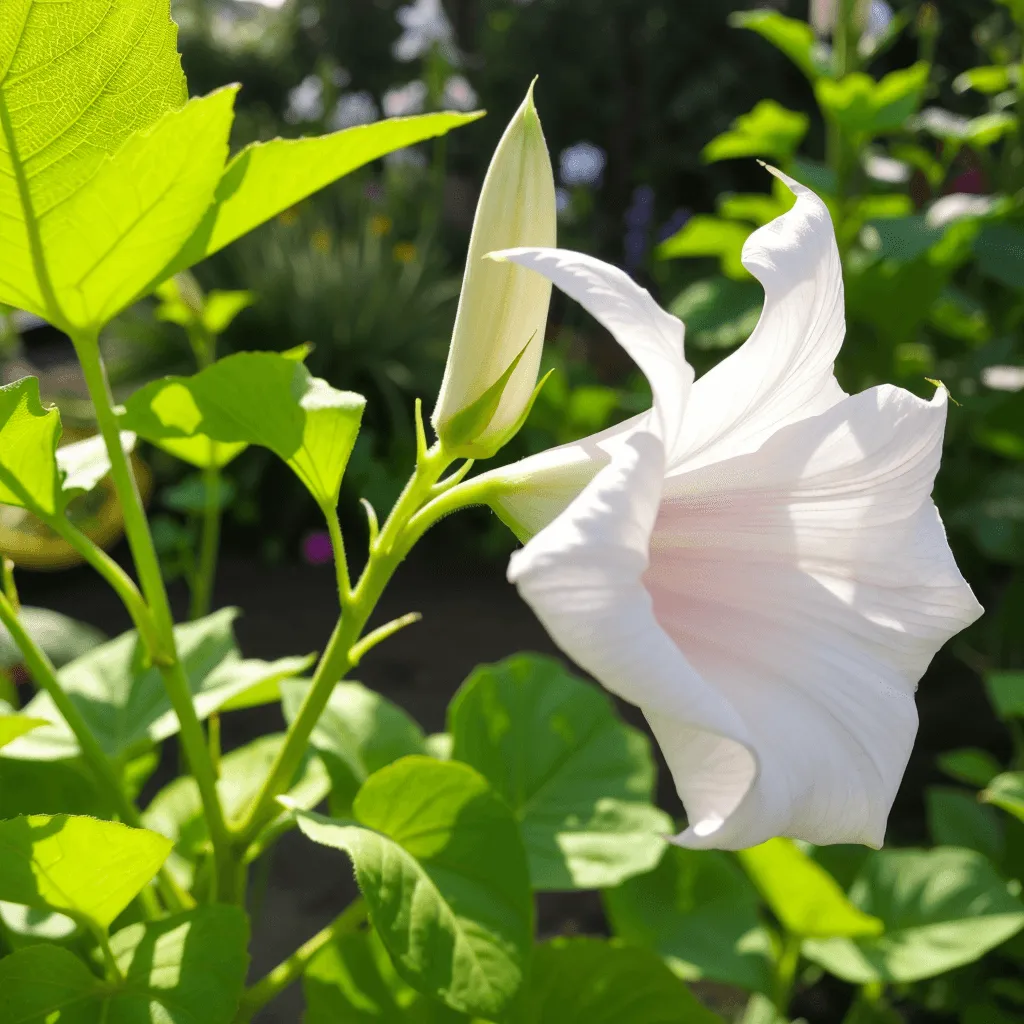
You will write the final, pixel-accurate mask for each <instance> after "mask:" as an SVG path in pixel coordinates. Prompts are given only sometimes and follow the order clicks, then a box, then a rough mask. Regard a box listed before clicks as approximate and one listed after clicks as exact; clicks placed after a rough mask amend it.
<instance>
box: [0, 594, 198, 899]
mask: <svg viewBox="0 0 1024 1024" xmlns="http://www.w3.org/2000/svg"><path fill="white" fill-rule="evenodd" d="M0 622H3V624H4V626H5V627H6V629H7V632H8V633H10V634H11V638H12V639H13V640H14V642H15V643H16V644H17V645H18V649H19V650H20V651H21V653H22V656H23V657H24V659H25V665H26V666H27V668H28V670H29V673H30V674H31V676H32V678H33V679H34V680H35V682H36V685H37V686H38V687H39V689H41V690H42V691H43V692H44V693H45V694H47V696H48V697H49V698H50V700H52V701H53V704H54V707H56V709H57V710H58V711H59V712H60V715H61V717H62V718H63V719H64V721H65V722H66V723H67V725H68V728H69V729H70V730H71V732H72V733H73V734H74V737H75V739H76V740H77V741H78V746H79V748H80V749H81V751H82V758H83V759H84V760H85V763H86V764H87V765H88V766H89V768H90V770H91V771H92V773H93V775H94V776H95V778H96V781H97V783H98V785H99V786H100V788H101V789H104V790H106V792H107V794H108V795H109V797H110V798H111V801H112V802H113V804H114V807H115V808H116V810H117V813H118V814H119V815H120V817H121V820H122V821H123V822H124V823H125V824H126V825H130V826H131V827H132V828H142V827H143V825H142V819H141V817H140V815H139V811H138V809H137V808H136V806H135V804H133V803H132V801H131V800H129V799H128V794H127V793H125V791H124V782H123V780H122V778H121V775H120V773H119V772H118V770H117V768H116V767H115V766H114V763H113V761H112V760H111V759H110V758H109V757H108V756H107V753H106V751H105V750H104V749H103V747H101V746H100V743H99V740H97V739H96V737H95V736H94V735H93V733H92V730H91V729H90V728H89V723H88V722H87V721H86V720H85V718H84V717H83V716H82V713H81V712H80V711H79V710H78V706H77V705H76V704H75V702H74V701H73V700H72V699H71V698H70V697H69V696H68V695H67V694H66V693H65V692H64V688H63V687H62V686H61V685H60V681H59V680H58V679H57V670H56V669H55V668H54V666H53V662H51V661H50V659H49V657H48V656H47V654H46V652H45V651H44V650H43V649H42V648H41V647H40V646H39V645H38V644H37V643H36V642H35V640H33V639H32V637H31V636H30V635H29V633H28V631H27V630H26V629H25V627H24V626H22V624H21V620H20V619H19V618H18V614H17V612H16V611H15V609H14V607H13V605H12V604H11V602H10V600H9V599H8V598H7V597H6V595H2V594H0ZM159 885H160V891H161V894H162V895H163V897H164V899H165V900H166V901H167V904H168V906H169V907H170V908H171V909H172V910H185V909H187V908H188V907H189V906H191V905H192V901H191V899H190V898H189V897H188V896H186V895H185V894H183V893H182V892H181V891H180V890H179V888H178V886H177V885H176V884H175V882H174V881H173V879H172V878H171V877H170V875H169V874H167V873H166V869H162V870H161V874H160V879H159Z"/></svg>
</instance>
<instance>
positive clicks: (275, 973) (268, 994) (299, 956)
mask: <svg viewBox="0 0 1024 1024" xmlns="http://www.w3.org/2000/svg"><path fill="white" fill-rule="evenodd" d="M365 920H366V904H365V903H363V901H362V900H361V899H359V900H356V901H355V902H354V903H351V904H349V906H348V907H346V908H345V910H343V911H342V912H341V914H339V915H338V917H336V918H335V919H334V920H333V921H332V922H331V923H330V924H329V925H328V926H327V927H326V928H324V930H323V931H321V932H318V933H317V934H316V935H314V936H313V938H311V939H310V940H309V941H308V942H307V943H305V945H303V946H301V947H300V948H299V949H297V950H296V951H295V952H294V953H293V954H292V955H291V956H290V957H288V959H287V960H285V961H284V962H283V963H281V964H279V965H278V966H277V967H275V968H274V969H273V970H272V971H271V972H270V973H269V974H268V975H267V976H266V977H264V978H262V979H261V980H260V981H258V982H256V984H255V985H253V986H252V988H250V989H247V990H246V991H245V994H244V995H243V996H242V1002H241V1005H240V1006H239V1010H238V1015H237V1016H236V1017H235V1024H246V1022H248V1021H249V1020H251V1019H252V1016H253V1014H255V1013H256V1012H257V1011H258V1010H262V1009H263V1007H264V1006H266V1005H267V1003H269V1002H270V1001H271V1000H272V999H276V998H277V996H279V995H280V994H281V993H282V992H283V991H284V990H285V989H286V988H288V986H289V985H292V984H294V983H295V982H296V981H298V980H299V978H301V977H302V973H303V971H305V969H306V966H307V965H308V964H309V962H310V961H311V960H312V959H313V957H315V956H316V955H317V953H319V952H320V950H321V949H323V948H324V946H326V945H328V944H329V943H331V942H333V941H334V940H335V939H337V938H339V937H340V936H342V935H348V934H350V933H352V932H354V931H355V930H356V929H357V928H359V926H360V925H361V924H362V923H363V922H364V921H365Z"/></svg>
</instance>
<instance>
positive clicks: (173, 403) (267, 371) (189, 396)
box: [121, 352, 366, 508]
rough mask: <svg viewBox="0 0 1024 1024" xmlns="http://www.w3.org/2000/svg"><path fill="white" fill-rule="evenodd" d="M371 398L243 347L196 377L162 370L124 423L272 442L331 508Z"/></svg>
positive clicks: (157, 431) (133, 402) (146, 430)
mask: <svg viewBox="0 0 1024 1024" xmlns="http://www.w3.org/2000/svg"><path fill="white" fill-rule="evenodd" d="M365 405H366V400H365V399H364V398H363V397H362V396H360V395H356V394H353V393H352V392H351V391H337V390H335V389H334V388H332V387H331V386H330V385H329V384H328V383H327V382H326V381H323V380H320V379H319V378H317V377H313V376H311V375H310V373H309V371H308V370H307V369H306V367H305V366H304V365H303V364H302V362H301V361H299V360H297V359H294V358H290V357H289V356H288V355H281V354H278V353H275V352H240V353H238V354H236V355H232V356H228V357H227V358H225V359H221V360H219V361H218V362H216V363H214V364H213V365H212V366H210V367H208V368H207V369H205V370H202V371H200V372H199V373H197V374H195V375H194V376H192V377H165V378H164V379H163V380H158V381H154V382H153V383H152V384H148V385H146V386H145V387H144V388H142V389H141V390H139V391H137V392H135V394H134V395H132V396H131V398H129V399H128V401H127V403H126V404H125V413H124V415H123V416H122V420H121V421H122V425H123V426H124V427H125V428H126V429H129V430H133V431H135V433H137V434H138V435H139V436H140V437H144V438H146V439H147V440H149V441H155V442H158V443H161V444H163V443H165V442H166V441H168V440H176V439H179V438H186V439H195V438H198V437H202V438H204V439H207V440H212V441H215V442H221V443H227V444H235V445H239V444H240V445H247V444H258V445H262V446H263V447H265V448H269V449H270V450H271V451H272V452H274V453H275V454H276V455H278V456H279V457H280V458H281V459H283V460H284V461H285V462H287V463H288V465H289V466H291V468H292V469H293V470H294V472H295V474H296V475H297V476H298V477H299V479H300V480H301V481H302V482H303V483H304V484H305V485H306V487H307V488H308V489H309V492H310V493H311V494H312V495H313V497H314V498H315V499H316V500H317V501H318V502H319V503H320V504H321V505H323V506H330V507H331V508H333V507H334V506H335V505H336V504H337V502H338V492H339V490H340V488H341V479H342V476H343V475H344V472H345V466H346V464H347V462H348V457H349V455H350V454H351V453H352V446H353V445H354V444H355V439H356V435H357V434H358V432H359V423H360V420H361V418H362V414H363V407H364V406H365Z"/></svg>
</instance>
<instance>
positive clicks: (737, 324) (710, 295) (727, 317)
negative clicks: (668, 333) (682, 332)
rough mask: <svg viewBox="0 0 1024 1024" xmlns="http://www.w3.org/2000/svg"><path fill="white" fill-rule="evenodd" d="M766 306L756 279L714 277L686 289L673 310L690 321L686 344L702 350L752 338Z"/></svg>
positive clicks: (676, 301) (762, 292) (670, 310)
mask: <svg viewBox="0 0 1024 1024" xmlns="http://www.w3.org/2000/svg"><path fill="white" fill-rule="evenodd" d="M763 305H764V290H763V289H762V288H761V286H760V285H759V284H758V283H757V282H756V281H750V280H747V281H733V280H731V279H730V278H728V277H710V278H707V279H705V280H703V281H695V282H694V283H693V284H691V285H689V286H688V287H687V288H685V289H684V290H683V291H682V292H680V293H679V295H677V296H676V298H675V301H674V302H673V303H672V305H671V306H670V307H669V312H670V313H672V314H673V315H674V316H677V317H679V319H680V320H682V321H683V323H684V324H686V343H687V344H688V345H691V346H693V347H695V348H699V349H718V348H732V347H733V346H735V345H739V344H740V343H741V342H744V341H746V340H747V338H749V337H750V335H751V333H752V331H753V330H754V328H755V327H756V326H757V321H758V319H759V318H760V316H761V308H762V306H763Z"/></svg>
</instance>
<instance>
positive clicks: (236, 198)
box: [146, 113, 482, 292]
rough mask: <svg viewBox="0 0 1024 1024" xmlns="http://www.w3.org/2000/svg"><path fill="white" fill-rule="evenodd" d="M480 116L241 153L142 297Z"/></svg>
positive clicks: (408, 123) (284, 142)
mask: <svg viewBox="0 0 1024 1024" xmlns="http://www.w3.org/2000/svg"><path fill="white" fill-rule="evenodd" d="M481 116H482V114H479V113H475V114H455V113H442V114H424V115H421V116H419V117H403V118H392V119H390V120H386V121H378V122H376V123H375V124H368V125H359V126H357V127H355V128H347V129H345V130H344V131H340V132H335V133H334V134H333V135H324V136H321V137H319V138H311V139H273V140H272V141H270V142H258V143H254V144H253V145H251V146H247V147H246V148H245V149H243V150H242V151H241V152H240V153H239V154H238V155H237V156H236V157H235V158H234V159H233V160H232V161H231V162H230V163H229V164H228V165H227V167H226V168H225V169H224V173H223V176H222V177H221V180H220V184H219V185H218V186H217V191H216V194H215V196H214V201H213V205H212V206H211V207H210V209H209V210H208V211H207V213H206V216H205V217H204V218H203V220H202V221H201V223H200V224H199V226H198V227H197V228H196V229H195V232H194V233H193V234H192V236H191V237H190V238H189V239H188V241H187V242H185V244H184V245H183V246H182V248H181V251H180V252H178V254H177V255H176V256H175V257H174V258H173V260H172V261H171V262H170V263H169V264H168V265H167V266H166V267H164V269H163V270H162V271H161V273H160V274H159V275H158V276H157V277H156V278H155V279H154V281H153V282H152V284H151V285H150V287H148V288H147V289H146V291H147V292H148V291H151V290H152V289H153V288H154V287H155V286H156V285H157V284H159V283H160V281H163V280H165V279H166V278H168V277H170V276H171V275H172V274H176V273H178V271H180V270H185V269H186V268H188V267H191V266H193V265H194V264H196V263H199V262H200V261H201V260H204V259H206V257H207V256H210V255H211V254H212V253H215V252H217V251H218V250H219V249H223V248H224V246H226V245H229V244H230V243H231V242H233V241H235V239H236V238H241V236H242V235H244V234H247V233H248V232H249V231H252V229H253V228H255V227H258V226H259V225H260V224H263V223H264V222H265V221H268V220H270V218H271V217H275V216H276V215H277V214H279V213H281V212H282V211H284V210H287V209H288V208H289V207H290V206H294V205H295V204H296V203H298V202H300V201H301V200H303V199H305V198H306V197H307V196H310V195H312V194H313V193H314V192H317V191H319V190H320V189H322V188H323V187H324V186H325V185H329V184H330V183H331V182H332V181H336V180H337V179H338V178H341V177H343V176H344V175H346V174H348V173H350V172H351V171H354V170H356V168H358V167H362V166H363V165H364V164H368V163H370V162H371V161H373V160H376V159H378V158H379V157H382V156H384V155H385V154H387V153H391V152H393V151H394V150H396V149H403V148H404V147H406V146H411V145H414V144H415V143H417V142H422V141H423V140H424V139H432V138H435V137H437V136H439V135H445V134H447V133H448V132H449V131H451V130H452V129H453V128H458V127H459V126H461V125H464V124H469V123H470V122H471V121H475V120H476V119H477V118H479V117H481Z"/></svg>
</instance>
